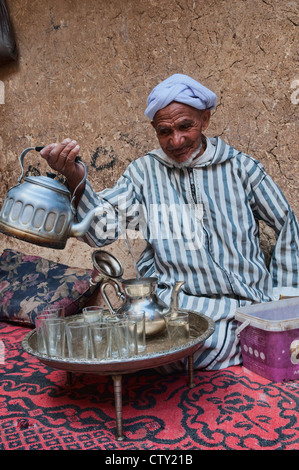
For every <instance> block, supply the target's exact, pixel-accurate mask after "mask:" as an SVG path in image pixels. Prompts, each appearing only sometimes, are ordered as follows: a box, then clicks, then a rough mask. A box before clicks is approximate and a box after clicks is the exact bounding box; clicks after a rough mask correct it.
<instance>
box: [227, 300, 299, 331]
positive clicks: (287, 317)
mask: <svg viewBox="0 0 299 470" xmlns="http://www.w3.org/2000/svg"><path fill="white" fill-rule="evenodd" d="M235 319H236V320H237V321H239V322H241V323H243V322H249V325H250V326H253V327H255V328H260V329H261V330H266V331H285V330H292V329H295V328H299V298H298V297H294V298H292V299H282V300H275V301H273V302H265V303H259V304H253V305H249V306H248V307H241V308H238V309H237V310H236V313H235Z"/></svg>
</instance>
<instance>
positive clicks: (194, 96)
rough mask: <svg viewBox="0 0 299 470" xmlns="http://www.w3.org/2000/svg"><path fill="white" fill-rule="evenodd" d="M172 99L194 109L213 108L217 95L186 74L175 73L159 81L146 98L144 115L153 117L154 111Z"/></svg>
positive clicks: (163, 106)
mask: <svg viewBox="0 0 299 470" xmlns="http://www.w3.org/2000/svg"><path fill="white" fill-rule="evenodd" d="M172 101H178V102H179V103H183V104H187V105H189V106H192V107H193V108H196V109H213V108H215V106H216V103H217V96H216V95H215V93H213V92H212V91H211V90H209V89H208V88H206V87H205V86H203V85H202V84H201V83H199V82H197V81H196V80H194V79H193V78H191V77H188V75H183V74H180V73H175V74H174V75H171V77H168V78H166V80H164V81H163V82H161V83H159V84H158V85H157V86H156V87H155V88H154V89H153V90H152V92H151V93H150V95H149V97H148V99H147V108H146V110H145V113H144V114H145V115H146V116H147V117H149V118H150V119H153V118H154V116H155V114H156V112H157V111H159V110H160V109H163V108H165V106H167V105H169V104H170V103H171V102H172Z"/></svg>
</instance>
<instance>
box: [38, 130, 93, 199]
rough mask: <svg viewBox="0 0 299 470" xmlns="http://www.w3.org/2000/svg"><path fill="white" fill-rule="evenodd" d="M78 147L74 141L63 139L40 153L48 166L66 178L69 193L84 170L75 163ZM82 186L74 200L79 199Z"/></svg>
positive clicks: (80, 178)
mask: <svg viewBox="0 0 299 470" xmlns="http://www.w3.org/2000/svg"><path fill="white" fill-rule="evenodd" d="M79 151H80V146H79V145H78V143H77V142H76V141H75V140H71V139H64V140H63V141H62V142H61V143H52V144H49V145H47V146H46V147H44V148H43V149H42V150H41V151H40V155H41V157H43V158H44V159H45V160H46V161H47V162H48V165H49V166H50V167H51V168H52V169H53V170H55V171H58V172H59V173H61V174H62V175H63V176H65V177H66V179H67V181H68V185H69V187H70V190H71V191H74V189H75V188H76V187H77V186H78V184H79V183H80V181H82V179H83V177H84V168H83V166H82V165H81V164H80V163H76V157H77V156H78V155H79ZM82 186H83V185H82ZM83 190H84V186H83V187H82V188H78V192H76V193H77V194H78V196H77V198H76V200H77V202H78V200H79V199H80V197H81V195H82V192H83Z"/></svg>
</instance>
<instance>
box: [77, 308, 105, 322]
mask: <svg viewBox="0 0 299 470" xmlns="http://www.w3.org/2000/svg"><path fill="white" fill-rule="evenodd" d="M82 313H83V318H84V321H86V322H87V323H94V322H96V321H102V319H103V309H102V308H100V307H97V306H90V307H84V308H83V309H82Z"/></svg>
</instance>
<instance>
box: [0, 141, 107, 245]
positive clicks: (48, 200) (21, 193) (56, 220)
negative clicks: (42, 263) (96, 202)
mask: <svg viewBox="0 0 299 470" xmlns="http://www.w3.org/2000/svg"><path fill="white" fill-rule="evenodd" d="M42 148H43V147H29V148H27V149H25V150H24V151H23V152H22V154H21V156H20V159H19V161H20V165H21V168H22V172H21V175H20V177H19V179H18V183H17V184H16V185H15V186H13V187H12V188H10V190H9V191H8V193H7V196H6V199H5V201H4V204H3V207H2V209H1V212H0V231H1V232H3V233H5V234H7V235H10V236H13V237H16V238H19V239H21V240H25V241H28V242H30V243H34V244H36V245H40V246H46V247H50V248H57V249H63V248H64V247H65V245H66V242H67V239H68V238H69V237H81V236H83V235H84V234H85V233H86V232H87V230H88V228H89V226H90V224H91V222H92V220H93V219H94V217H96V216H98V215H100V214H101V213H103V209H102V208H101V207H96V208H94V209H92V210H90V211H89V212H88V213H87V214H86V216H85V217H84V219H83V220H82V222H80V223H75V222H74V218H75V214H76V210H75V208H74V206H73V201H74V199H75V193H76V190H77V188H78V187H79V186H80V185H81V184H82V183H83V182H84V181H85V180H86V178H87V168H86V166H85V165H84V163H82V162H81V161H79V163H80V164H81V165H82V166H83V167H84V169H85V175H84V177H83V179H82V181H81V182H80V184H79V185H78V186H77V188H76V189H75V191H74V193H73V195H71V193H70V191H69V190H68V189H67V187H66V186H65V185H63V184H61V183H60V182H59V181H56V180H54V179H53V177H54V176H55V175H53V174H51V176H50V174H48V176H42V175H41V176H27V177H25V178H24V182H23V183H22V184H21V180H22V178H23V173H24V167H23V160H24V157H25V155H26V154H27V153H28V152H29V151H30V150H36V151H37V152H40V151H41V150H42Z"/></svg>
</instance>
